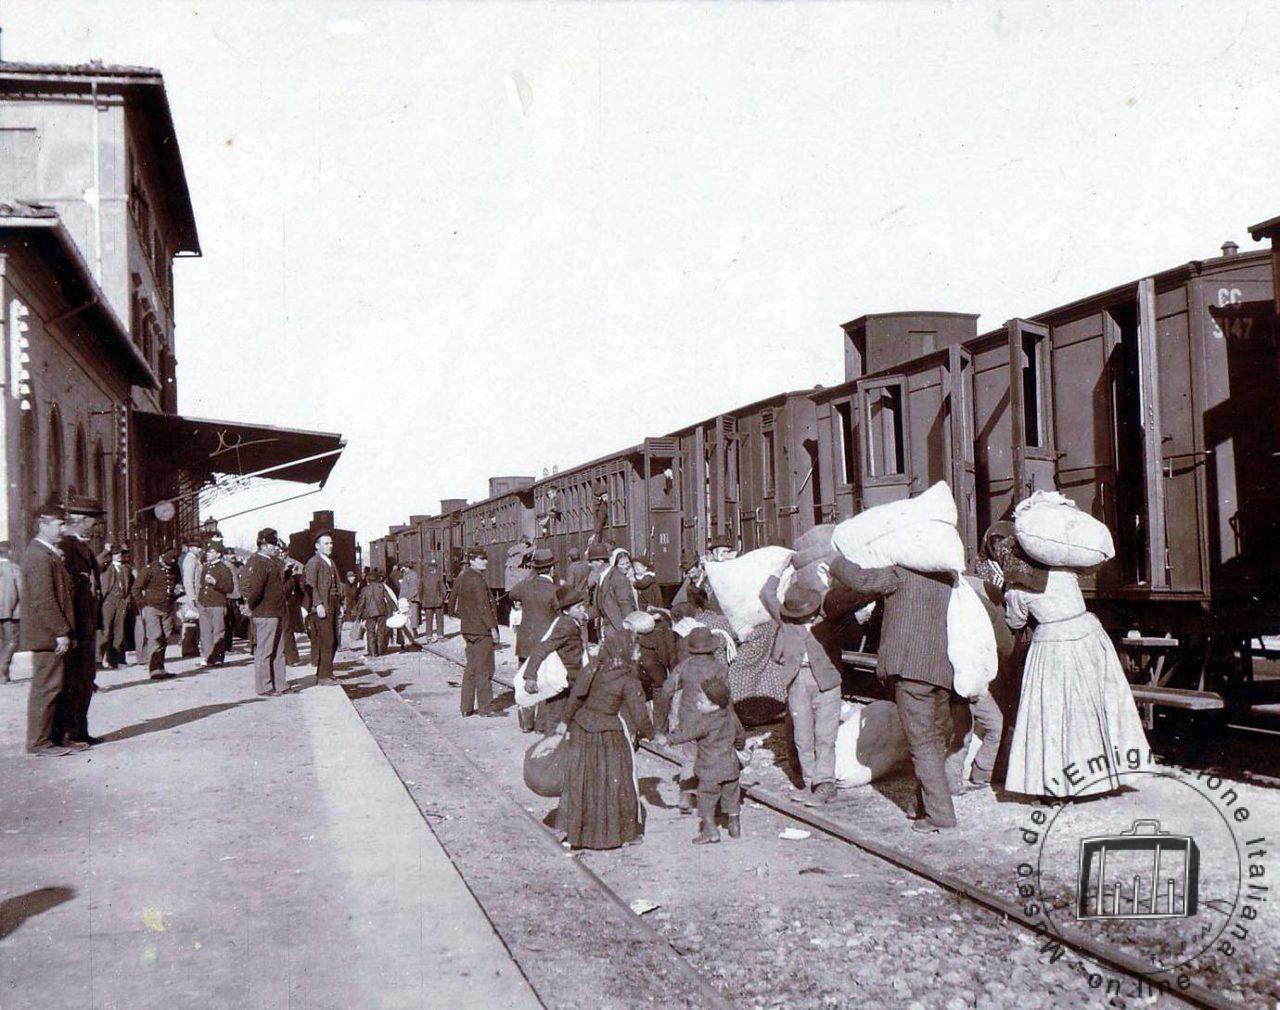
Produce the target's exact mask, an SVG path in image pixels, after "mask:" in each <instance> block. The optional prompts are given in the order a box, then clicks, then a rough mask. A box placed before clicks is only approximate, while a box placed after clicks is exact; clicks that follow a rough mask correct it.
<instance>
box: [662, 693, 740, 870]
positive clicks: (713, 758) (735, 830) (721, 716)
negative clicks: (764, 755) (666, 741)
mask: <svg viewBox="0 0 1280 1010" xmlns="http://www.w3.org/2000/svg"><path fill="white" fill-rule="evenodd" d="M696 704H697V709H698V713H699V718H698V719H697V720H695V721H693V722H692V724H690V723H689V722H684V721H682V722H681V725H680V729H679V730H677V731H676V732H675V733H674V734H673V735H672V736H671V742H672V743H675V744H680V743H693V742H696V743H697V747H698V756H697V759H696V760H695V761H694V765H693V770H694V774H695V775H697V777H698V818H699V820H701V822H702V824H701V827H700V830H699V831H698V833H697V834H696V835H695V836H694V838H693V844H694V845H707V844H709V843H712V842H718V841H720V829H719V828H717V827H716V804H717V802H718V803H719V804H720V809H721V810H723V811H724V813H725V816H726V817H728V818H729V837H730V838H739V837H741V835H742V821H741V819H740V817H739V814H738V811H739V810H740V809H741V807H742V790H741V787H740V785H739V781H738V779H739V775H740V774H741V771H742V766H741V764H740V763H739V762H738V753H737V752H738V751H740V750H742V749H743V748H744V747H746V744H747V734H746V733H745V732H743V729H742V723H740V722H738V717H737V716H736V715H735V714H734V711H733V706H732V705H730V704H729V686H728V685H727V684H726V683H725V682H724V681H723V680H721V679H720V678H719V677H711V678H710V679H708V680H704V681H703V682H702V688H701V690H700V691H699V693H698V700H697V702H696Z"/></svg>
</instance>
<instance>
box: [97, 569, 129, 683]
mask: <svg viewBox="0 0 1280 1010" xmlns="http://www.w3.org/2000/svg"><path fill="white" fill-rule="evenodd" d="M98 591H99V595H100V596H101V597H102V642H101V648H102V661H103V662H104V663H105V664H106V665H107V666H109V667H110V668H111V669H113V670H114V669H116V667H118V666H119V665H120V664H121V663H122V662H123V661H124V653H125V623H126V622H127V621H128V618H129V597H130V596H131V595H132V593H133V569H132V568H131V567H130V566H129V549H128V548H127V547H125V546H123V545H121V544H108V545H107V549H106V551H105V552H104V553H103V562H102V574H101V575H99V576H98Z"/></svg>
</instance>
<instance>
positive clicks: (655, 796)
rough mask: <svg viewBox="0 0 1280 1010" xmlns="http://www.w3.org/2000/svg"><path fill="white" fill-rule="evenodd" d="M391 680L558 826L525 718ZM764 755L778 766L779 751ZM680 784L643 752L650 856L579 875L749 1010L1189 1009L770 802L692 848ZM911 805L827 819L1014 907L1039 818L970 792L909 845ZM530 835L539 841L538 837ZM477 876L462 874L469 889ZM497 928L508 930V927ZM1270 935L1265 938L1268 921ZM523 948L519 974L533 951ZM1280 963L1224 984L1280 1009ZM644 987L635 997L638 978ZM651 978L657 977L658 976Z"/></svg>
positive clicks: (621, 854) (484, 768) (411, 665)
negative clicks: (488, 713)
mask: <svg viewBox="0 0 1280 1010" xmlns="http://www.w3.org/2000/svg"><path fill="white" fill-rule="evenodd" d="M446 649H447V647H446ZM377 664H378V665H379V666H380V669H379V670H378V677H377V679H378V681H379V682H380V683H382V684H383V685H384V686H386V687H390V688H392V689H393V690H394V692H395V693H397V694H398V695H400V697H401V698H402V699H404V700H406V701H408V702H409V703H410V704H412V705H413V706H415V708H416V709H417V710H418V711H419V712H421V713H422V714H423V715H424V716H425V717H426V718H427V719H428V720H430V721H431V723H432V724H433V725H435V726H437V727H440V728H441V729H442V730H446V731H447V733H448V737H449V740H450V742H451V743H452V744H454V745H455V746H457V747H458V748H460V749H461V752H462V753H463V754H465V757H466V759H467V761H469V762H470V763H471V764H472V765H473V766H474V767H475V768H477V769H479V770H480V771H481V773H482V774H481V776H480V778H481V779H482V780H484V781H485V782H486V783H487V784H488V785H490V786H491V787H494V788H498V789H500V790H501V791H502V792H503V793H505V794H506V795H508V796H510V797H514V798H515V799H516V800H517V801H518V802H520V803H521V804H522V805H523V806H524V807H525V809H526V810H527V811H529V812H530V813H531V814H533V815H534V817H536V818H538V819H540V820H542V821H543V822H544V823H549V822H550V818H551V816H552V812H553V811H554V808H555V801H554V800H545V799H542V798H539V797H536V796H534V795H533V794H531V793H529V792H528V791H527V790H526V789H525V788H524V786H523V783H522V779H521V758H522V756H523V751H524V749H525V748H526V747H527V746H528V745H529V743H530V742H531V740H532V739H533V738H532V737H529V736H525V735H523V734H520V733H519V732H518V731H517V729H516V726H515V720H514V718H513V717H510V716H509V717H508V718H506V719H501V720H499V719H493V720H477V719H471V720H465V721H464V720H461V719H459V718H458V717H457V714H456V711H457V709H456V706H457V690H456V688H455V687H453V686H451V685H450V683H449V681H450V680H453V681H456V680H457V677H458V670H457V667H456V666H454V665H452V664H451V663H448V662H445V661H443V660H441V659H439V658H437V657H435V656H432V655H431V654H429V653H422V654H409V655H404V656H399V655H397V656H392V657H388V658H387V659H383V660H378V661H377ZM375 735H377V730H376V729H375ZM757 736H760V734H757ZM761 743H762V751H763V754H766V755H767V754H769V753H772V751H771V749H770V748H771V746H772V747H773V748H774V749H776V748H777V743H778V741H776V740H774V741H772V742H771V741H768V740H762V741H761ZM672 771H673V769H672V768H671V766H670V765H668V764H667V763H666V762H664V761H662V760H660V759H659V758H656V757H654V756H651V755H648V754H643V753H642V754H641V756H640V757H639V759H638V762H637V775H638V781H639V786H640V789H641V794H642V797H643V799H644V801H645V808H646V812H647V826H646V841H645V844H644V845H643V846H640V847H637V848H626V849H623V850H619V851H614V852H588V853H583V854H580V855H577V856H574V857H572V859H573V860H576V861H580V862H581V863H582V864H583V865H585V866H586V867H587V868H589V869H590V870H591V871H592V872H593V873H595V874H596V875H598V876H599V878H600V879H602V880H603V881H604V882H605V883H606V884H607V885H608V886H609V887H610V888H611V889H612V890H613V891H615V892H616V893H617V894H618V895H619V896H620V897H621V898H622V899H623V900H624V901H626V902H628V903H630V902H633V901H643V902H645V903H646V904H653V905H655V906H656V907H655V908H653V910H651V911H649V912H648V913H647V914H645V916H644V921H645V922H646V923H647V924H649V925H651V926H653V927H655V928H656V929H657V930H658V931H659V932H660V933H661V935H662V936H663V937H665V938H666V940H667V941H669V943H670V945H671V947H672V948H674V950H676V951H679V952H680V953H681V954H683V955H684V957H685V958H686V959H687V960H688V961H689V962H690V963H691V964H692V965H694V966H695V967H696V968H697V970H698V972H700V973H701V974H702V975H703V976H704V977H705V978H706V979H708V980H709V981H711V982H712V983H713V984H714V985H715V986H716V988H717V989H718V990H719V991H720V992H721V993H723V994H724V996H725V997H727V998H728V1000H729V1001H730V1002H732V1004H733V1005H735V1006H742V1007H829V1006H889V1007H907V1008H917V1010H919V1008H928V1010H932V1008H944V1010H959V1008H962V1007H987V1008H997V1007H1010V1008H1012V1007H1018V1008H1027V1007H1077V1006H1084V1005H1108V1006H1113V1007H1133V1006H1151V1005H1156V1004H1158V1005H1160V1006H1178V1005H1185V1004H1184V1003H1183V1002H1182V1001H1181V1000H1177V999H1176V998H1174V997H1172V996H1168V995H1156V994H1154V993H1150V992H1145V993H1138V992H1136V991H1135V985H1134V983H1133V982H1132V981H1131V980H1129V979H1127V978H1124V977H1123V976H1117V975H1111V976H1108V975H1105V974H1100V973H1098V972H1097V971H1096V969H1092V968H1089V967H1088V966H1082V965H1080V963H1079V962H1078V959H1076V958H1074V956H1072V955H1070V954H1069V953H1068V954H1067V955H1066V956H1063V957H1062V958H1061V959H1060V960H1057V961H1056V962H1053V963H1051V957H1052V951H1048V952H1046V951H1042V949H1041V948H1042V947H1044V946H1045V944H1044V941H1043V940H1042V939H1040V938H1037V937H1035V936H1033V935H1032V934H1031V933H1029V932H1028V931H1027V930H1026V929H1024V928H1022V927H1020V926H1016V925H1012V924H1009V923H1007V922H1005V921H1004V920H1003V919H1002V917H1000V916H998V915H996V914H994V913H990V912H987V911H985V910H982V909H980V908H977V907H975V906H973V905H972V904H971V903H969V902H967V901H964V900H962V899H959V898H956V897H955V896H953V895H951V894H950V893H949V892H946V891H943V890H941V889H939V888H937V887H935V886H933V885H931V884H928V883H927V882H924V881H922V880H920V879H919V878H917V877H915V876H913V875H910V874H908V873H906V872H904V871H902V870H899V869H897V868H895V867H893V866H891V865H889V864H887V863H885V862H883V861H882V860H879V859H876V858H874V857H872V856H869V855H866V854H864V853H862V852H860V851H859V850H857V849H855V848H853V847H851V846H849V845H847V844H845V843H843V842H840V841H838V840H836V839H833V838H830V837H828V836H825V835H822V834H821V833H819V832H811V833H810V834H809V836H808V837H806V838H803V839H800V840H794V841H793V840H786V839H782V838H780V837H779V835H780V834H781V833H782V832H783V830H784V829H786V828H788V827H795V826H796V825H795V822H794V821H792V820H791V819H789V818H786V817H784V816H783V815H781V814H779V813H775V812H773V811H771V810H768V809H766V808H762V807H760V806H757V805H754V804H747V805H746V807H745V808H744V814H743V826H744V837H743V838H742V839H741V840H736V841H734V840H729V839H728V838H727V836H726V837H725V839H724V841H722V843H721V844H719V845H714V846H705V847H702V846H699V847H694V846H692V845H691V844H690V839H691V838H692V836H693V834H694V832H695V830H696V825H695V823H694V818H691V817H687V816H682V815H680V814H679V812H678V811H677V809H676V800H677V794H676V790H675V786H674V783H673V781H672ZM753 771H754V772H755V773H756V774H757V775H758V777H759V778H760V779H761V780H762V782H764V783H767V784H769V785H773V786H777V785H781V784H782V781H781V780H782V777H783V775H784V770H783V768H782V767H781V766H780V764H779V763H776V762H773V761H771V760H770V759H769V758H768V757H763V756H762V757H761V758H760V759H759V761H758V767H756V766H755V764H753ZM909 789H910V787H909V780H908V779H907V778H906V777H905V776H899V777H896V778H894V779H892V780H890V781H889V782H887V783H885V784H877V786H874V787H869V788H864V789H859V790H849V791H847V792H844V793H842V794H841V798H840V799H839V801H838V802H837V803H836V804H833V805H832V806H830V807H828V808H827V809H826V810H825V811H824V813H825V814H827V815H830V816H832V817H834V818H837V819H840V820H843V821H847V822H848V823H850V824H851V825H854V826H856V827H857V829H858V830H862V831H868V832H873V831H874V832H875V833H876V834H877V836H878V837H881V838H882V839H884V840H886V841H890V842H892V844H894V845H896V846H898V847H900V848H901V849H903V850H908V849H910V850H912V851H915V852H916V853H917V854H920V855H924V856H927V858H928V859H929V860H930V861H932V862H934V863H935V864H938V865H940V866H942V867H943V868H946V869H951V870H954V871H956V872H959V873H962V874H964V875H966V876H967V877H968V878H969V879H973V880H976V881H978V882H980V883H983V884H984V885H985V886H988V887H990V888H992V889H993V890H996V891H998V892H999V893H1002V894H1005V895H1006V896H1013V895H1014V894H1016V886H1017V882H1018V879H1017V867H1018V865H1019V864H1020V862H1022V861H1024V860H1025V858H1026V857H1025V854H1024V853H1023V851H1022V850H1023V849H1024V848H1025V845H1024V843H1023V842H1022V841H1021V840H1020V838H1019V835H1018V828H1017V825H1018V817H1019V816H1023V817H1026V816H1029V815H1030V811H1031V810H1032V809H1033V808H1030V807H1026V806H1023V805H1021V804H1012V803H1008V802H1003V801H1001V800H999V799H998V798H997V797H996V796H994V795H993V794H991V793H990V792H989V791H988V792H985V793H973V794H968V795H966V796H964V797H961V798H960V799H959V801H958V805H959V813H960V818H961V822H962V823H961V828H960V829H959V830H958V831H956V832H954V833H952V834H949V835H944V836H932V837H922V836H917V835H914V834H913V833H912V832H910V830H909V826H908V822H907V821H906V819H905V815H904V814H903V812H902V811H903V808H904V807H905V803H906V798H907V796H908V794H909ZM436 799H437V801H440V802H444V801H445V800H446V798H445V797H442V796H437V797H436ZM1250 802H1253V799H1252V798H1251V799H1250ZM1099 810H1100V812H1099V813H1098V815H1097V819H1098V822H1099V826H1100V827H1105V829H1106V830H1107V831H1108V832H1110V831H1114V830H1115V823H1116V822H1123V826H1125V827H1127V826H1128V822H1127V821H1126V819H1125V818H1126V817H1128V813H1126V812H1124V811H1121V812H1119V813H1117V812H1116V811H1115V810H1114V809H1113V810H1108V811H1107V812H1106V814H1105V815H1104V814H1103V813H1102V812H1101V808H1099ZM1259 816H1260V817H1261V816H1262V815H1261V814H1260V815H1259ZM1104 822H1105V823H1104ZM1260 823H1261V822H1260ZM526 828H527V830H530V831H534V832H535V833H541V829H539V828H538V827H537V825H536V823H535V822H533V821H528V822H527V825H526ZM1078 828H1079V825H1073V830H1076V829H1078ZM1063 834H1065V831H1064V832H1063ZM1250 837H1253V836H1252V835H1251V836H1250ZM442 841H443V842H444V844H445V845H446V848H449V849H450V851H451V853H452V852H453V849H454V847H455V846H467V845H469V844H472V843H471V842H469V841H468V839H467V836H465V835H462V834H460V835H458V836H457V837H454V838H452V839H451V838H449V837H447V832H446V834H445V835H444V836H442ZM529 844H530V845H534V844H540V843H538V842H535V841H533V840H531V841H530V842H529ZM469 873H470V870H469V869H467V868H465V867H464V875H467V874H469ZM468 879H470V878H469V877H468ZM506 879H509V877H508V878H506ZM478 896H480V897H481V899H482V901H483V900H485V899H484V897H483V895H478ZM591 914H595V913H591ZM495 925H497V926H498V928H499V932H500V933H501V932H503V929H502V924H501V923H500V922H497V921H495ZM1254 925H1255V926H1258V927H1259V929H1258V932H1259V933H1262V930H1261V925H1260V923H1255V924H1254ZM1264 935H1266V934H1264ZM504 938H505V934H504ZM508 942H509V946H511V947H512V950H513V953H515V954H516V956H517V958H518V959H520V958H521V950H520V948H519V945H518V943H514V944H513V943H511V942H510V941H508ZM1246 948H1247V952H1246ZM1273 950H1274V946H1272V945H1269V944H1268V945H1265V946H1264V945H1263V944H1262V943H1259V944H1258V945H1257V946H1256V947H1255V946H1254V945H1253V944H1252V943H1250V944H1242V945H1241V950H1240V952H1239V953H1238V954H1237V957H1236V958H1235V959H1228V960H1229V961H1230V964H1229V965H1227V966H1224V967H1223V968H1222V969H1220V970H1219V972H1218V974H1217V975H1216V976H1211V977H1213V978H1215V979H1221V978H1228V979H1234V978H1236V977H1237V976H1235V975H1233V974H1232V973H1231V969H1232V967H1234V966H1242V967H1239V968H1238V970H1239V971H1240V972H1241V974H1240V976H1239V977H1241V978H1244V979H1246V980H1247V981H1248V983H1249V986H1248V988H1247V989H1246V990H1245V998H1244V1000H1243V1002H1244V1003H1245V1004H1246V1005H1250V1006H1268V1007H1269V1006H1271V1005H1272V1004H1273V1002H1274V998H1273V997H1271V995H1270V992H1271V986H1273V985H1274V980H1275V972H1274V971H1272V970H1271V969H1270V968H1268V967H1266V965H1267V964H1269V963H1270V960H1269V959H1271V958H1272V953H1271V952H1272V951H1273ZM619 968H620V970H621V968H622V964H621V962H620V964H619ZM1090 972H1093V973H1094V978H1093V982H1094V984H1095V986H1096V987H1091V984H1090V982H1091V980H1090V977H1089V974H1090ZM1255 972H1258V973H1260V974H1254V973H1255ZM628 977H629V978H630V979H631V980H632V984H636V983H635V979H636V975H635V974H634V973H628ZM639 977H640V978H646V977H647V976H646V975H645V969H643V968H641V970H640V973H639ZM1113 980H1114V981H1113ZM645 989H646V984H645V983H643V982H641V983H639V988H637V989H636V990H635V991H634V992H633V993H632V994H631V995H632V996H633V997H634V998H635V999H636V1001H637V1003H639V1004H642V1005H643V1004H645V1003H650V1004H652V999H651V998H648V999H646V998H645V996H644V993H645ZM539 993H540V995H542V991H541V990H539ZM650 995H651V994H650ZM1233 995H1240V993H1239V990H1233ZM1264 996H1265V998H1264ZM549 1005H554V1002H553V1003H552V1004H549ZM566 1005H568V1004H566Z"/></svg>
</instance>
